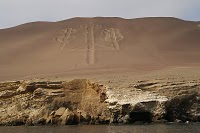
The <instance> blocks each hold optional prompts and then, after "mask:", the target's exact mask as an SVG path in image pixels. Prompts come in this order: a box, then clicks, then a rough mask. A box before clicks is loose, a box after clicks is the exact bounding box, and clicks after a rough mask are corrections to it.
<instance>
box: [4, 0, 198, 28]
mask: <svg viewBox="0 0 200 133" xmlns="http://www.w3.org/2000/svg"><path fill="white" fill-rule="evenodd" d="M96 16H98V17H100V16H102V17H122V18H140V17H176V18H181V19H184V20H191V21H200V0H0V29H3V28H8V27H13V26H16V25H20V24H24V23H28V22H35V21H53V22H55V21H60V20H65V19H69V18H73V17H96Z"/></svg>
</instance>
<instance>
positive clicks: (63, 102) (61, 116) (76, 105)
mask: <svg viewBox="0 0 200 133" xmlns="http://www.w3.org/2000/svg"><path fill="white" fill-rule="evenodd" d="M158 86H160V85H159V84H157V83H144V82H143V81H141V82H138V83H137V84H134V85H130V86H129V87H128V88H121V89H117V88H111V87H109V86H104V85H99V84H97V83H92V82H90V81H89V80H85V79H77V80H73V81H70V82H66V81H59V82H52V81H40V82H38V81H37V82H33V81H32V82H30V81H14V82H4V83H1V84H0V88H1V89H0V124H1V125H45V124H58V125H71V124H81V123H82V124H106V123H107V124H108V123H134V122H136V121H143V122H158V121H160V120H162V121H163V120H164V121H182V122H185V121H200V111H199V110H200V106H199V105H200V95H199V87H200V85H199V84H198V83H191V84H188V85H187V86H181V85H180V84H179V85H178V84H177V85H176V87H172V86H173V85H172V86H171V87H169V86H168V87H167V85H165V86H164V85H161V86H160V89H155V88H157V87H158ZM166 88H167V89H166ZM169 88H171V90H170V89H169ZM191 88H192V89H191ZM169 90H170V91H169Z"/></svg>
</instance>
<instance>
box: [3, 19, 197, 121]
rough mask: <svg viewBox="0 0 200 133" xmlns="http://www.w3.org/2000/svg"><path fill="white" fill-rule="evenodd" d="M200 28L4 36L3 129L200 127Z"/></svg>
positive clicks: (29, 30) (101, 22) (144, 25)
mask: <svg viewBox="0 0 200 133" xmlns="http://www.w3.org/2000/svg"><path fill="white" fill-rule="evenodd" d="M199 25H200V22H192V21H184V20H181V19H177V18H138V19H122V18H100V17H97V18H72V19H69V20H64V21H60V22H33V23H27V24H23V25H19V26H16V27H13V28H8V29H1V30H0V73H1V75H0V81H1V83H0V114H1V115H0V124H1V125H45V124H57V125H71V124H79V123H83V124H108V123H124V124H127V123H134V122H136V121H144V122H166V121H167V122H198V121H200V111H199V110H200V108H199V105H200V52H199V51H200V45H199V44H200V27H199ZM5 103H6V104H5Z"/></svg>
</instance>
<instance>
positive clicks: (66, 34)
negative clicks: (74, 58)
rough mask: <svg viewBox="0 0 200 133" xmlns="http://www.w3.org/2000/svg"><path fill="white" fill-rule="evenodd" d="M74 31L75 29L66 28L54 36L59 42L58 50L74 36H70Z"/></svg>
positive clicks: (62, 48)
mask: <svg viewBox="0 0 200 133" xmlns="http://www.w3.org/2000/svg"><path fill="white" fill-rule="evenodd" d="M75 32H76V30H75V29H72V28H67V29H64V30H62V31H61V33H60V35H59V36H58V37H56V40H57V41H58V42H59V43H60V44H61V45H60V47H59V49H60V50H64V48H65V47H66V45H67V44H68V43H69V41H70V40H72V39H74V38H75V37H74V36H72V34H73V33H75Z"/></svg>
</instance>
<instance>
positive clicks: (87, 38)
mask: <svg viewBox="0 0 200 133" xmlns="http://www.w3.org/2000/svg"><path fill="white" fill-rule="evenodd" d="M199 24H200V22H189V21H183V20H180V19H176V18H139V19H129V20H128V19H121V18H73V19H69V20H65V21H60V22H34V23H28V24H23V25H20V26H17V27H13V28H9V29H2V30H0V73H1V75H0V80H12V79H16V78H22V77H26V76H30V75H40V74H44V75H48V74H51V75H54V74H55V75H56V74H59V73H65V72H66V73H67V72H73V71H86V70H93V71H94V72H98V71H102V70H104V72H106V70H108V69H109V70H113V71H114V70H116V71H120V70H121V69H126V70H127V71H144V70H154V69H161V68H165V67H172V66H189V65H193V66H194V65H199V64H200V52H199V51H200V27H199V26H198V25H199Z"/></svg>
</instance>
